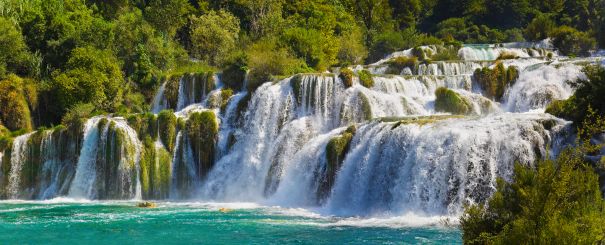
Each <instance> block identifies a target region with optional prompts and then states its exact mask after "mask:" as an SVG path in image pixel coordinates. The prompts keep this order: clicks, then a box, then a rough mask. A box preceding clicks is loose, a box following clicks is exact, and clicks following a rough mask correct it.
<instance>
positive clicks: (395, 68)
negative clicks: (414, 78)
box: [386, 56, 418, 75]
mask: <svg viewBox="0 0 605 245" xmlns="http://www.w3.org/2000/svg"><path fill="white" fill-rule="evenodd" d="M386 64H387V65H388V68H387V70H386V73H387V74H396V75H399V74H401V71H402V70H403V69H405V68H409V69H410V70H412V71H413V70H414V69H416V66H417V65H418V58H416V57H405V56H401V57H396V58H392V59H390V60H389V61H387V63H386Z"/></svg>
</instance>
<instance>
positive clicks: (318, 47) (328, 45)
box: [282, 27, 339, 71]
mask: <svg viewBox="0 0 605 245" xmlns="http://www.w3.org/2000/svg"><path fill="white" fill-rule="evenodd" d="M282 39H283V41H284V42H285V43H287V44H288V46H289V47H290V48H291V49H292V51H294V54H296V56H297V57H301V58H302V59H304V60H305V62H306V64H307V65H308V66H309V67H312V68H313V69H315V70H317V71H325V70H326V69H328V68H329V67H330V66H332V65H335V64H337V63H338V62H337V61H338V60H337V58H336V56H337V55H338V50H339V47H338V45H339V42H338V39H336V37H334V36H332V35H327V34H325V33H322V32H320V31H319V30H316V29H308V28H303V27H294V28H288V29H286V30H284V33H283V34H282Z"/></svg>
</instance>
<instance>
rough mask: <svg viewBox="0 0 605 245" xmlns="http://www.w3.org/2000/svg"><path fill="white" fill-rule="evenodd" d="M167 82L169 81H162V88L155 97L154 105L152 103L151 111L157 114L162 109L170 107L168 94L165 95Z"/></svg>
mask: <svg viewBox="0 0 605 245" xmlns="http://www.w3.org/2000/svg"><path fill="white" fill-rule="evenodd" d="M166 83H167V82H163V83H162V85H161V86H160V89H159V90H158V92H157V93H156V94H155V96H154V97H153V105H152V106H153V107H152V109H151V112H153V113H155V114H158V113H160V111H162V110H164V109H166V108H168V102H167V101H166V96H165V95H164V93H165V91H166Z"/></svg>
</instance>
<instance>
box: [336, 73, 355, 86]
mask: <svg viewBox="0 0 605 245" xmlns="http://www.w3.org/2000/svg"><path fill="white" fill-rule="evenodd" d="M353 76H354V74H353V71H352V70H351V69H349V68H343V69H342V70H340V74H339V75H338V77H339V78H340V80H341V81H342V84H343V85H344V86H345V88H350V87H351V86H353Z"/></svg>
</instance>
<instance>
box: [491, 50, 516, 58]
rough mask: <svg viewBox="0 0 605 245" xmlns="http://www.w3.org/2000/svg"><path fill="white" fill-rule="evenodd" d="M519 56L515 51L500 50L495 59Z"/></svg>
mask: <svg viewBox="0 0 605 245" xmlns="http://www.w3.org/2000/svg"><path fill="white" fill-rule="evenodd" d="M517 58H519V56H518V55H517V54H515V53H512V52H507V51H503V52H500V54H499V55H498V58H497V59H496V60H514V59H517Z"/></svg>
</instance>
